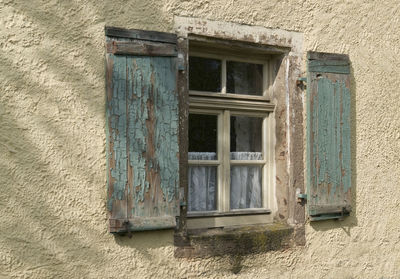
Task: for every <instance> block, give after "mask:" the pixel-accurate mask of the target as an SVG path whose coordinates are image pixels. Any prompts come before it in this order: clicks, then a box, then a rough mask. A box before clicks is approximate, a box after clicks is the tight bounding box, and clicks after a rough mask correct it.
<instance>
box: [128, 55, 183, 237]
mask: <svg viewBox="0 0 400 279" xmlns="http://www.w3.org/2000/svg"><path fill="white" fill-rule="evenodd" d="M127 59H128V63H127V64H128V126H129V129H128V130H129V133H128V138H129V151H128V154H129V169H130V174H129V178H130V181H129V185H130V186H129V189H130V198H129V199H132V202H131V203H129V206H130V207H129V214H130V216H129V218H130V219H133V220H132V222H133V223H132V229H133V230H138V229H140V230H143V229H146V226H147V229H153V228H158V229H160V228H171V227H175V225H176V220H175V216H177V215H179V206H178V199H179V194H178V182H179V161H178V154H179V150H178V96H177V89H176V61H175V59H173V58H169V57H135V56H134V57H128V58H127ZM154 217H159V218H158V219H157V218H154ZM172 217H173V218H172ZM135 218H139V219H137V220H136V221H135ZM146 218H147V219H148V221H146ZM157 220H159V222H158V223H157ZM139 221H140V222H139ZM138 222H139V223H140V225H139V223H138ZM146 224H147V225H146Z"/></svg>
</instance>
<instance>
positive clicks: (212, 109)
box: [187, 49, 275, 228]
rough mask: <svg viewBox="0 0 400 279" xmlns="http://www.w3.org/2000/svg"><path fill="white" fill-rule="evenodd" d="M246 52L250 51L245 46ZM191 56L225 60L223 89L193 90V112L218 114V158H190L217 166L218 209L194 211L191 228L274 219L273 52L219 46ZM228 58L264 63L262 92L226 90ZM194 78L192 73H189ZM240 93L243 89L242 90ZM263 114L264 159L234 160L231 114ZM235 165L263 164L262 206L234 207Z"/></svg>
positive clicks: (260, 115)
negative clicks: (232, 179)
mask: <svg viewBox="0 0 400 279" xmlns="http://www.w3.org/2000/svg"><path fill="white" fill-rule="evenodd" d="M243 53H246V51H245V50H243ZM189 56H193V57H202V58H214V59H219V60H221V62H222V64H221V91H220V92H204V91H194V90H189V113H192V114H205V115H217V119H218V120H217V122H218V124H217V130H218V133H217V138H218V140H217V160H189V161H188V165H189V166H196V165H197V166H198V165H203V166H217V167H218V170H217V175H218V178H217V181H218V186H217V210H215V211H190V212H188V214H187V217H188V228H207V227H219V226H232V225H249V224H258V223H269V222H272V214H271V213H272V208H273V203H274V199H275V196H274V195H275V193H274V190H273V185H274V183H273V169H274V153H273V135H274V131H273V127H274V125H273V118H274V117H273V116H272V115H273V112H274V107H275V106H274V105H273V104H271V102H270V95H271V90H272V89H271V86H272V82H271V80H272V76H271V72H272V71H271V69H270V67H271V65H270V62H269V58H270V57H269V55H267V54H266V55H264V56H262V57H260V56H259V55H258V56H256V57H252V56H251V55H247V56H246V55H240V54H237V53H235V54H234V55H233V54H229V53H228V54H226V53H221V52H219V51H215V50H207V49H205V50H202V51H201V52H199V51H191V50H190V49H189ZM227 61H235V62H245V63H255V64H262V65H263V94H262V96H255V95H245V94H232V92H227V90H226V82H227V81H226V73H227V69H226V65H227V63H226V62H227ZM189 78H190V77H189ZM239 93H240V92H239ZM231 116H248V117H262V118H263V122H262V154H263V160H254V161H250V160H230V117H231ZM233 165H261V166H262V208H252V209H233V210H232V209H230V168H231V166H233Z"/></svg>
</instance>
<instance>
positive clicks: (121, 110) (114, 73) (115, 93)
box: [106, 55, 127, 218]
mask: <svg viewBox="0 0 400 279" xmlns="http://www.w3.org/2000/svg"><path fill="white" fill-rule="evenodd" d="M107 70H108V71H107V79H108V82H107V84H108V86H107V107H106V114H107V115H106V118H107V143H108V144H107V147H108V149H107V157H108V159H107V163H108V174H107V180H108V183H107V184H108V204H107V207H108V210H109V211H110V215H111V216H110V218H125V217H126V212H127V201H126V198H127V196H126V184H127V171H126V170H127V155H126V146H127V141H126V140H127V135H126V131H127V125H126V58H125V57H117V56H114V55H109V56H107Z"/></svg>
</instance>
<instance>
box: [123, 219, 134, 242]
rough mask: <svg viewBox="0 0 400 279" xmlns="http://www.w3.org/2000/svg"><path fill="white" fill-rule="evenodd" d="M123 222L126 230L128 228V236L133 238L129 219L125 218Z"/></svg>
mask: <svg viewBox="0 0 400 279" xmlns="http://www.w3.org/2000/svg"><path fill="white" fill-rule="evenodd" d="M122 224H123V225H124V227H125V230H126V233H127V235H128V237H129V238H132V231H131V226H130V222H129V220H125V221H124V222H123V223H122Z"/></svg>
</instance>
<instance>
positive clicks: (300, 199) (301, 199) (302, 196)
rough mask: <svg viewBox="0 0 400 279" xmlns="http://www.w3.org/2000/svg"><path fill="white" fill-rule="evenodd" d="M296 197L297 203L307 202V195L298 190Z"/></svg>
mask: <svg viewBox="0 0 400 279" xmlns="http://www.w3.org/2000/svg"><path fill="white" fill-rule="evenodd" d="M296 197H297V202H298V203H305V202H306V201H307V194H304V193H301V190H300V188H297V189H296Z"/></svg>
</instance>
